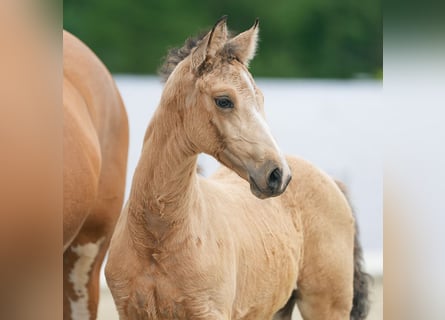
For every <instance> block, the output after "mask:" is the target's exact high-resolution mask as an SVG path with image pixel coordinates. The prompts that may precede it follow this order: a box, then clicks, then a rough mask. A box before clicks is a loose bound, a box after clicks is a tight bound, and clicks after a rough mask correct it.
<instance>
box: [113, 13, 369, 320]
mask: <svg viewBox="0 0 445 320" xmlns="http://www.w3.org/2000/svg"><path fill="white" fill-rule="evenodd" d="M257 38H258V21H257V22H256V23H255V24H254V26H253V27H252V28H251V29H249V30H247V31H245V32H243V33H241V34H239V35H237V36H235V37H233V38H230V37H229V36H228V31H227V27H226V19H225V18H223V19H220V20H219V21H218V22H217V23H216V25H215V26H214V28H213V29H212V30H211V31H210V32H208V33H207V34H206V35H204V36H203V37H200V38H197V39H192V40H189V41H187V42H186V44H185V46H184V47H183V48H181V49H179V50H173V51H172V52H171V53H170V55H169V57H168V58H167V62H166V64H165V65H164V68H163V71H164V74H165V77H166V79H167V80H166V83H165V87H164V90H163V93H162V96H161V101H160V104H159V107H158V109H157V110H156V113H155V114H154V116H153V118H152V120H151V122H150V125H149V126H148V129H147V131H146V135H145V139H144V145H143V149H142V154H141V157H140V160H139V164H138V166H137V168H136V171H135V174H134V177H133V182H132V188H131V193H130V198H129V200H128V203H127V204H126V206H125V208H124V210H123V213H122V215H121V217H120V219H119V222H118V225H117V227H116V231H115V234H114V235H113V239H112V241H111V245H110V253H109V259H108V262H107V266H106V270H105V272H106V277H107V282H108V284H109V286H110V289H111V292H112V295H113V298H114V301H115V303H116V305H117V309H118V312H119V315H120V318H121V319H153V320H155V319H165V320H171V319H203V320H204V319H205V320H211V319H218V320H228V319H234V320H235V319H236V320H239V319H245V320H246V319H252V320H265V319H276V320H278V319H282V320H284V319H291V315H292V311H293V309H294V305H295V303H297V304H298V307H299V309H300V311H301V314H302V315H303V318H304V319H311V320H316V319H322V320H326V319H330V320H346V319H350V318H352V319H364V318H365V317H366V308H367V288H366V281H367V278H366V276H365V274H364V273H363V271H362V266H361V261H360V259H361V257H360V246H359V243H358V242H357V238H356V228H355V222H354V217H353V214H352V210H351V207H350V205H349V203H348V201H347V199H346V197H345V196H344V194H343V193H342V190H341V189H340V187H339V186H338V185H337V184H336V183H335V181H334V180H333V179H331V178H330V177H329V176H328V175H327V174H325V173H324V172H322V171H321V170H319V169H317V168H316V167H314V166H313V165H311V164H310V163H308V162H306V161H304V160H302V159H300V158H296V157H284V156H283V155H282V153H281V151H280V150H279V148H278V145H277V143H276V142H275V140H274V138H273V137H272V135H271V133H270V130H269V128H268V126H267V124H266V122H265V119H264V109H263V103H264V99H263V95H262V93H261V91H260V90H259V88H258V87H257V86H256V84H255V82H254V80H253V78H252V76H251V74H250V73H249V71H248V69H247V66H248V63H249V62H250V60H251V59H252V58H253V56H254V54H255V49H256V45H257ZM201 152H205V153H207V154H209V155H212V156H213V157H215V158H216V159H218V160H219V161H220V162H221V163H222V164H224V165H225V167H223V168H221V169H220V170H219V171H218V172H216V173H215V174H214V175H213V176H212V177H211V178H209V179H206V178H203V177H200V176H199V175H197V173H196V166H197V157H198V154H199V153H201ZM291 176H292V177H293V178H292V181H291ZM285 190H286V192H284V191H285ZM355 250H356V252H355ZM354 278H356V280H357V281H356V280H354Z"/></svg>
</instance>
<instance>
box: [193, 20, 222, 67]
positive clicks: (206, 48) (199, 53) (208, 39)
mask: <svg viewBox="0 0 445 320" xmlns="http://www.w3.org/2000/svg"><path fill="white" fill-rule="evenodd" d="M226 21H227V16H222V17H221V18H219V20H218V21H217V22H216V23H215V25H214V26H213V28H212V30H210V32H209V33H207V34H206V36H205V37H204V38H203V39H202V40H201V42H200V43H199V45H198V46H197V47H196V48H195V50H194V51H193V52H192V68H193V69H197V68H199V66H201V64H202V63H203V62H204V61H206V60H207V59H208V58H211V57H214V56H215V54H216V52H217V51H218V50H220V49H221V48H222V47H223V46H224V44H225V43H226V41H227V35H228V32H227V24H226Z"/></svg>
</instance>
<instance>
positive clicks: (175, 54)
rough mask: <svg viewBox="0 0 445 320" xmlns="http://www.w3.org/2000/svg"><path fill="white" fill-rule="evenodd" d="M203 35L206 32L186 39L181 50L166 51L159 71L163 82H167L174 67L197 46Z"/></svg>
mask: <svg viewBox="0 0 445 320" xmlns="http://www.w3.org/2000/svg"><path fill="white" fill-rule="evenodd" d="M205 35H206V32H203V33H201V34H199V35H198V36H196V37H191V38H188V39H187V40H186V41H185V43H184V45H183V46H182V47H181V48H172V49H170V50H169V51H168V53H167V57H166V58H165V61H164V64H163V65H162V66H161V68H160V69H159V75H160V76H161V78H162V80H163V81H164V82H165V81H167V79H168V77H169V76H170V74H171V73H172V72H173V70H174V69H175V68H176V66H177V65H178V64H179V63H180V62H181V61H182V60H184V59H185V58H187V57H188V56H189V55H190V53H191V52H192V50H193V48H195V47H196V46H198V44H199V43H200V41H201V40H202V39H203V38H204V37H205Z"/></svg>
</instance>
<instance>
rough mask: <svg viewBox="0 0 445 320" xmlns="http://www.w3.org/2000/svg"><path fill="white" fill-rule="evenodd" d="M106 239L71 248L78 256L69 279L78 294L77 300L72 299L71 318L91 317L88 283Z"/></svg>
mask: <svg viewBox="0 0 445 320" xmlns="http://www.w3.org/2000/svg"><path fill="white" fill-rule="evenodd" d="M104 239H105V238H103V237H102V238H100V239H99V240H98V241H96V242H95V243H94V242H91V243H86V244H83V245H80V244H79V245H78V246H76V247H73V248H71V250H72V251H73V252H74V253H76V254H77V256H78V259H77V260H76V262H75V263H74V266H73V269H72V270H71V272H70V275H69V281H70V282H71V283H72V284H73V289H74V293H75V294H76V295H77V300H72V299H70V306H71V319H90V312H89V310H88V287H87V285H88V281H89V279H90V277H89V274H90V271H91V267H92V265H93V263H94V261H95V260H96V256H97V254H98V253H99V249H100V246H101V244H102V242H103V241H104Z"/></svg>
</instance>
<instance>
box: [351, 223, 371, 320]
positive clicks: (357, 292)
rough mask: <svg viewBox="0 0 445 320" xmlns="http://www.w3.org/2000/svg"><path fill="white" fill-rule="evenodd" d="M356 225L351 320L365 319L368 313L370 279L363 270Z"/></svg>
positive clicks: (361, 252)
mask: <svg viewBox="0 0 445 320" xmlns="http://www.w3.org/2000/svg"><path fill="white" fill-rule="evenodd" d="M358 236H359V232H358V228H357V223H355V236H354V298H353V300H352V309H351V317H350V319H351V320H362V319H366V317H367V315H368V311H369V283H370V282H371V281H372V277H371V276H370V275H369V274H367V273H366V272H365V271H364V270H363V250H362V246H361V245H360V242H359V239H358Z"/></svg>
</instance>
